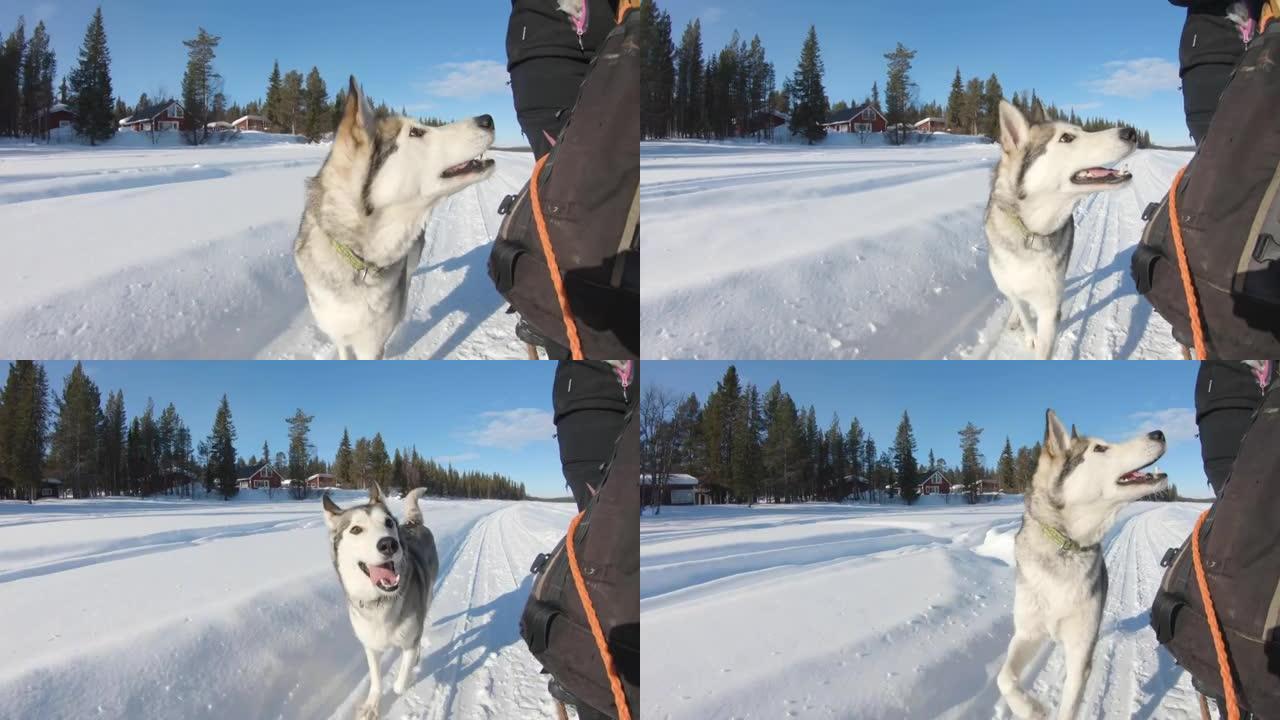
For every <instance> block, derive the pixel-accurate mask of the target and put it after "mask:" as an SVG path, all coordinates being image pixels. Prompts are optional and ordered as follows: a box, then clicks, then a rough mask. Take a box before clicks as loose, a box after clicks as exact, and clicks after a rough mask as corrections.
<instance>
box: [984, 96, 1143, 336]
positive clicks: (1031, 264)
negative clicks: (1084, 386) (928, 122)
mask: <svg viewBox="0 0 1280 720" xmlns="http://www.w3.org/2000/svg"><path fill="white" fill-rule="evenodd" d="M1036 119H1037V122H1035V123H1034V124H1031V123H1028V122H1027V119H1026V117H1024V116H1023V114H1022V113H1021V112H1020V111H1019V110H1018V109H1017V108H1015V107H1014V106H1012V105H1010V104H1009V103H1007V102H1003V101H1001V103H1000V149H1001V150H1002V151H1003V152H1002V153H1001V156H1000V162H999V164H997V165H996V170H995V175H994V179H993V182H992V185H991V200H990V201H989V202H988V203H987V216H986V231H987V240H988V245H989V249H988V254H987V260H988V263H989V264H990V266H991V275H992V277H994V278H995V281H996V287H998V288H1000V292H1002V293H1004V296H1005V297H1007V298H1009V304H1011V305H1012V306H1013V310H1012V311H1011V312H1010V313H1009V329H1010V330H1017V329H1018V328H1019V327H1022V329H1023V332H1025V333H1026V342H1027V347H1028V348H1030V349H1031V350H1033V351H1035V353H1036V356H1037V357H1038V358H1039V359H1041V360H1048V359H1049V358H1050V356H1051V355H1052V354H1053V343H1054V340H1055V338H1056V337H1057V335H1058V323H1059V322H1060V321H1061V319H1062V318H1061V315H1062V310H1061V305H1062V292H1063V285H1064V281H1065V279H1066V275H1067V262H1068V261H1069V260H1070V259H1071V242H1072V239H1073V238H1074V236H1075V222H1074V220H1073V218H1072V217H1071V211H1072V210H1073V209H1074V208H1075V205H1076V201H1077V200H1079V199H1080V198H1081V197H1082V196H1084V195H1086V194H1088V193H1093V192H1099V191H1101V190H1113V189H1115V188H1118V187H1120V186H1121V185H1124V184H1125V183H1127V182H1129V180H1130V179H1131V178H1132V177H1133V176H1132V175H1130V174H1129V173H1127V172H1120V171H1117V170H1112V169H1109V168H1105V167H1101V166H1103V165H1106V164H1108V163H1114V162H1117V161H1119V160H1121V159H1123V158H1124V157H1125V156H1127V155H1128V154H1129V153H1131V152H1133V149H1134V148H1135V147H1137V145H1138V133H1137V131H1135V130H1134V129H1133V128H1127V127H1126V128H1112V129H1110V130H1099V131H1098V132H1085V131H1084V130H1083V129H1081V128H1079V127H1076V126H1075V125H1071V124H1069V123H1063V122H1044V120H1043V117H1037V118H1036ZM1032 312H1034V313H1035V316H1034V319H1033V317H1032V315H1031V313H1032ZM1033 322H1034V324H1032V323H1033Z"/></svg>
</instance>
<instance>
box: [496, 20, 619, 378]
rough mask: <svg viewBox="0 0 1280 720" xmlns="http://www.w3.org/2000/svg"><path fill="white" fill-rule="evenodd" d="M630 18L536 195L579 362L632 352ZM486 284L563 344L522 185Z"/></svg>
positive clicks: (510, 199) (595, 65)
mask: <svg viewBox="0 0 1280 720" xmlns="http://www.w3.org/2000/svg"><path fill="white" fill-rule="evenodd" d="M639 22H640V18H639V13H636V12H629V13H627V15H626V16H625V19H624V20H623V22H622V23H621V24H619V25H618V26H617V27H615V28H614V29H613V31H612V32H610V33H609V35H608V37H606V38H605V41H604V43H603V44H602V45H601V46H600V48H599V50H598V52H597V54H596V57H595V59H594V60H592V63H591V69H590V70H589V71H588V73H587V76H586V79H584V80H583V81H582V87H581V88H580V89H579V92H578V99H577V102H576V103H575V104H574V108H573V111H572V114H571V116H570V118H569V121H568V123H566V125H565V126H564V129H563V130H561V132H560V137H559V138H558V139H557V141H556V146H555V148H553V149H552V151H551V152H550V154H548V155H547V156H545V158H546V161H545V164H544V165H543V166H542V167H541V170H540V171H539V172H538V194H539V198H540V201H541V202H540V203H539V204H540V205H541V207H542V213H543V216H544V217H545V220H546V228H547V234H548V236H549V238H550V243H551V247H552V249H553V252H554V255H555V258H556V261H557V263H558V265H559V269H560V276H561V277H562V279H563V283H564V291H565V295H566V297H567V300H568V304H569V307H570V308H571V310H572V315H573V318H574V320H575V325H576V326H577V332H578V335H579V337H580V339H581V344H582V355H583V358H584V359H594V360H623V359H628V358H636V357H638V356H639V354H640V226H639V222H640V195H639V192H640V115H639V107H640V46H639V40H638V38H639V32H638V27H637V24H638V23H639ZM498 212H499V213H501V214H503V215H505V216H506V217H505V219H504V220H503V222H502V227H501V228H500V229H499V230H498V237H497V239H496V240H495V241H494V244H493V250H492V251H491V253H490V255H489V277H490V278H491V279H492V280H493V282H494V285H495V286H497V288H498V292H499V293H501V294H502V296H503V297H504V298H505V299H506V300H507V302H508V303H510V304H511V310H512V311H513V312H517V313H519V314H520V316H521V318H522V319H523V320H524V321H525V322H526V323H528V324H529V325H531V326H533V328H534V329H535V330H536V331H537V334H538V335H541V336H542V337H545V338H547V339H549V340H551V341H552V342H554V343H556V344H558V345H560V346H561V347H563V348H568V347H569V346H570V343H569V339H568V332H567V330H566V328H565V324H566V321H565V317H564V314H563V313H562V311H561V307H560V303H559V299H558V297H557V294H556V290H555V287H554V285H553V284H552V279H551V273H550V270H549V269H548V261H547V256H546V254H545V253H544V252H543V248H542V242H541V239H540V237H539V233H538V228H537V223H536V221H535V218H534V212H533V207H532V199H531V197H530V187H529V185H528V184H526V185H525V187H524V189H522V190H521V191H520V193H519V194H518V195H509V196H507V197H506V198H505V199H504V200H503V202H502V206H501V207H500V208H499V209H498Z"/></svg>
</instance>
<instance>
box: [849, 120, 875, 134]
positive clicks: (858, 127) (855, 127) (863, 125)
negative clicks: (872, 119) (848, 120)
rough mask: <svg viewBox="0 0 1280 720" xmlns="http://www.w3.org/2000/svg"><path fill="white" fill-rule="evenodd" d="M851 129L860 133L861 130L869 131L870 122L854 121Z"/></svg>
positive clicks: (870, 129)
mask: <svg viewBox="0 0 1280 720" xmlns="http://www.w3.org/2000/svg"><path fill="white" fill-rule="evenodd" d="M853 131H854V132H860V133H861V132H871V131H872V125H871V123H864V122H860V123H854V124H853Z"/></svg>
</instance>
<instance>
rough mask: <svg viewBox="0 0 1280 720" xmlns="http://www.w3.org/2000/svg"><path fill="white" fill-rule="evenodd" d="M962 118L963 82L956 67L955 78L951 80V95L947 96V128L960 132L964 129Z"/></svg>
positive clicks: (963, 110)
mask: <svg viewBox="0 0 1280 720" xmlns="http://www.w3.org/2000/svg"><path fill="white" fill-rule="evenodd" d="M964 118H965V108H964V80H963V79H962V78H961V77H960V68H959V67H957V68H956V76H955V77H954V78H952V80H951V94H950V95H948V96H947V127H948V128H953V129H955V130H960V129H961V128H963V127H964Z"/></svg>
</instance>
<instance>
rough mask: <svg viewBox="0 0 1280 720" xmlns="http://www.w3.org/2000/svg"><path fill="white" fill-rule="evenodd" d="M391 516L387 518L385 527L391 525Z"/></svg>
mask: <svg viewBox="0 0 1280 720" xmlns="http://www.w3.org/2000/svg"><path fill="white" fill-rule="evenodd" d="M391 526H392V525H391V518H387V527H391Z"/></svg>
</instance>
